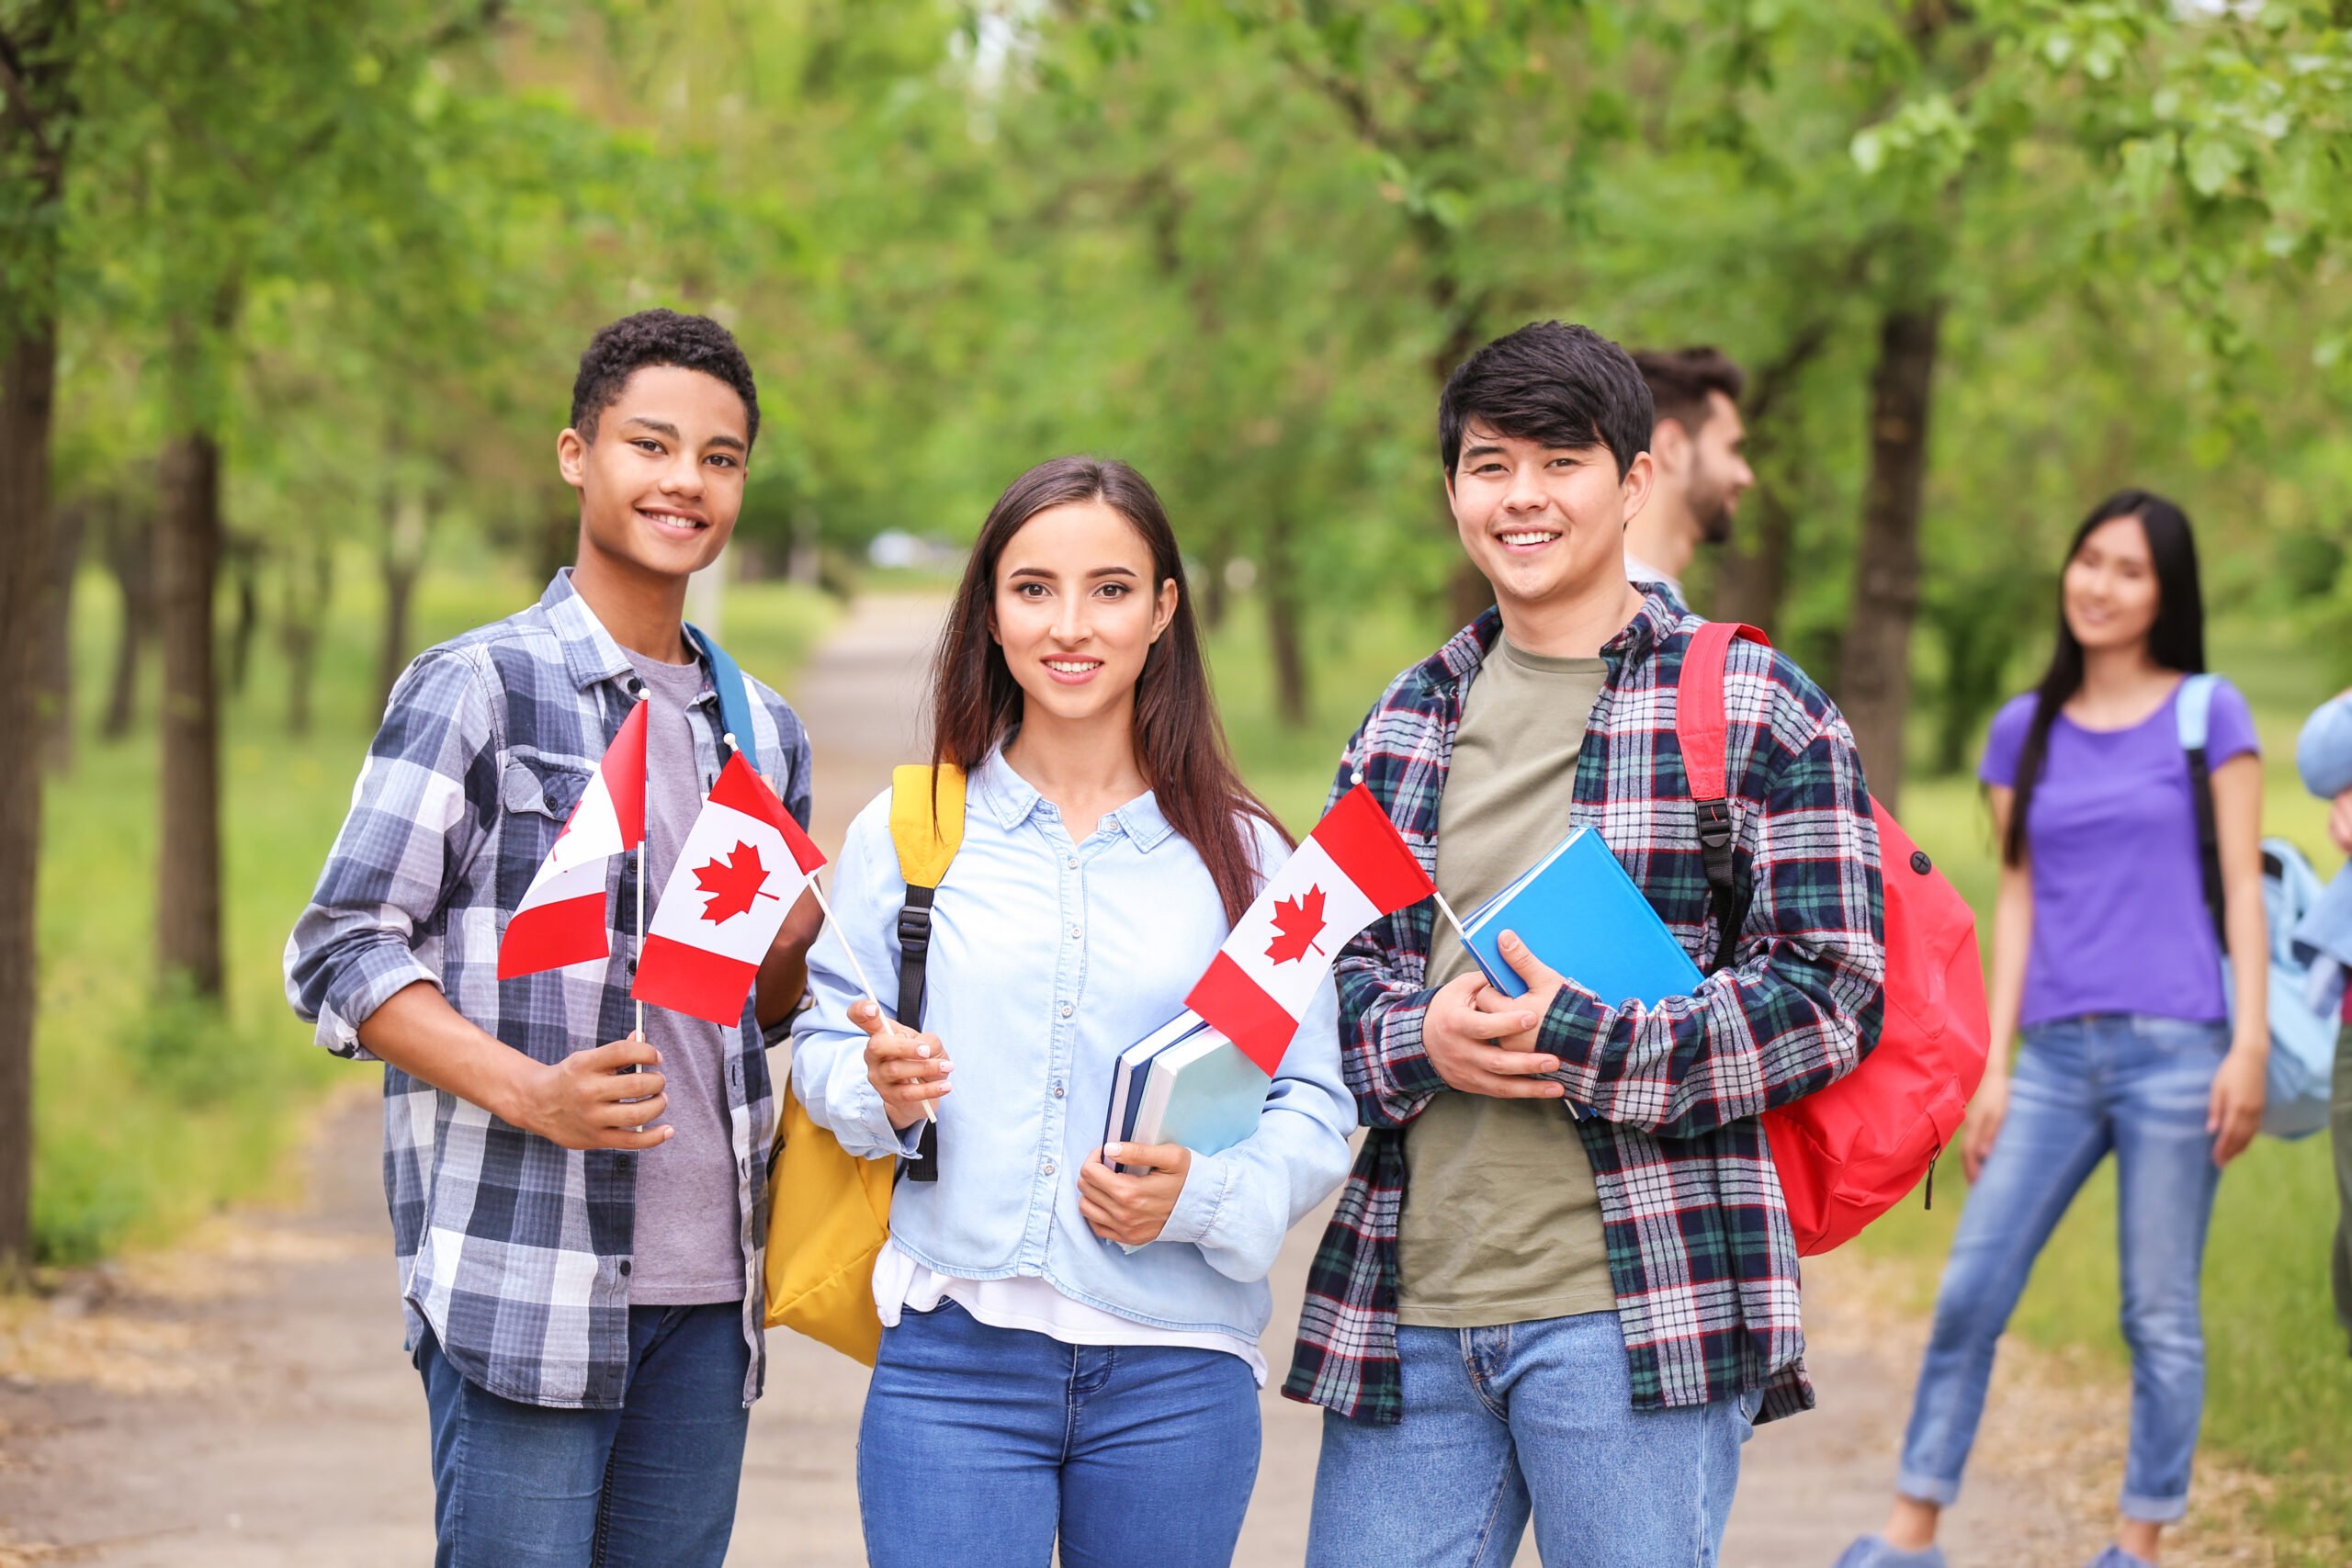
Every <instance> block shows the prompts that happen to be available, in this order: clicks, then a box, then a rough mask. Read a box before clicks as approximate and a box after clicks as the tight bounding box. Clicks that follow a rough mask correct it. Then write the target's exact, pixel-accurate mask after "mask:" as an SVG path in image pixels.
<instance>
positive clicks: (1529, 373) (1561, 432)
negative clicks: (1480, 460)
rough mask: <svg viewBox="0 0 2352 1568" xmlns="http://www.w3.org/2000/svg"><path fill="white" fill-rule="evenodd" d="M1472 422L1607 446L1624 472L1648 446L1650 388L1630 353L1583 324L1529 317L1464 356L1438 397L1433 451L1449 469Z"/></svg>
mask: <svg viewBox="0 0 2352 1568" xmlns="http://www.w3.org/2000/svg"><path fill="white" fill-rule="evenodd" d="M1473 421H1476V423H1480V424H1483V425H1486V426H1487V428H1489V429H1491V430H1493V431H1495V432H1497V433H1498V434H1503V435H1510V436H1515V437H1517V438H1518V439H1520V440H1522V441H1535V442H1540V443H1542V444H1543V445H1544V446H1560V447H1568V448H1575V447H1583V446H1606V447H1608V448H1609V453H1610V456H1611V457H1615V458H1616V459H1617V477H1618V478H1619V479H1623V478H1624V477H1625V472H1626V470H1627V469H1629V468H1632V467H1633V466H1634V458H1635V457H1639V456H1640V455H1641V454H1643V453H1644V452H1646V451H1648V450H1649V449H1650V426H1651V424H1652V423H1653V420H1652V412H1651V405H1650V389H1649V386H1648V384H1647V383H1646V382H1645V381H1644V380H1643V379H1642V373H1641V371H1640V369H1639V368H1638V367H1635V365H1634V356H1633V355H1630V354H1627V353H1626V352H1625V351H1624V350H1623V348H1620V347H1619V346H1618V345H1617V344H1613V343H1611V342H1610V341H1609V340H1608V339H1607V338H1605V337H1602V336H1601V335H1600V333H1597V332H1594V331H1593V330H1592V329H1591V328H1590V327H1580V326H1574V325H1571V324H1569V323H1567V322H1565V321H1531V322H1529V323H1528V324H1527V325H1526V326H1523V327H1521V328H1520V329H1519V330H1518V331H1517V332H1515V333H1507V334H1505V335H1504V336H1502V337H1498V338H1497V339H1496V340H1495V341H1494V342H1492V343H1490V344H1487V346H1486V347H1484V348H1482V349H1480V350H1479V351H1478V352H1477V353H1476V354H1474V355H1471V356H1470V357H1469V358H1467V359H1465V360H1464V361H1463V362H1462V364H1461V366H1460V367H1458V368H1457V369H1456V370H1455V371H1454V372H1453V375H1452V376H1450V377H1448V378H1446V383H1445V390H1444V391H1443V392H1442V393H1440V394H1439V396H1438V404H1437V446H1438V456H1439V457H1441V458H1442V459H1443V460H1444V463H1445V471H1446V472H1447V473H1448V474H1452V473H1453V467H1454V463H1455V462H1456V460H1457V459H1459V458H1460V457H1461V456H1462V437H1463V435H1464V433H1465V432H1466V431H1468V429H1469V428H1470V425H1471V423H1472V422H1473Z"/></svg>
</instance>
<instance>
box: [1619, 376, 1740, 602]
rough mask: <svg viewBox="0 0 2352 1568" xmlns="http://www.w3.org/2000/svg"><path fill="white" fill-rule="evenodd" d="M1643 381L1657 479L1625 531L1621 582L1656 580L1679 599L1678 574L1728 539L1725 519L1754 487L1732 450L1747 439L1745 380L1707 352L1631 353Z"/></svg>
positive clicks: (1728, 527) (1738, 448) (1737, 453)
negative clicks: (1703, 550)
mask: <svg viewBox="0 0 2352 1568" xmlns="http://www.w3.org/2000/svg"><path fill="white" fill-rule="evenodd" d="M1634 365H1636V366H1637V367H1640V369H1641V372H1642V379H1643V380H1645V381H1646V382H1648V383H1649V389H1650V402H1651V404H1652V406H1653V407H1654V408H1655V409H1656V411H1657V412H1656V420H1657V423H1655V424H1654V425H1653V426H1652V427H1651V430H1650V460H1651V461H1652V462H1653V463H1655V464H1656V465H1657V480H1656V481H1655V482H1654V483H1653V484H1652V485H1651V487H1650V499H1649V504H1648V505H1646V506H1645V507H1643V508H1642V510H1641V512H1640V513H1638V514H1636V515H1635V516H1634V519H1633V520H1632V521H1631V522H1630V523H1628V524H1627V525H1626V526H1625V576H1626V577H1627V578H1628V579H1630V580H1631V581H1634V582H1662V583H1664V584H1666V586H1667V587H1668V589H1670V590H1671V591H1672V592H1673V593H1674V596H1675V598H1676V599H1677V600H1678V601H1679V600H1680V599H1681V597H1682V574H1683V573H1684V572H1685V571H1688V570H1690V568H1691V556H1692V555H1694V554H1695V553H1697V551H1698V548H1699V547H1700V545H1702V544H1709V545H1720V544H1722V543H1723V542H1724V541H1725V540H1726V539H1728V538H1730V537H1731V519H1732V513H1734V512H1736V511H1737V510H1738V508H1739V497H1740V494H1741V492H1742V491H1746V490H1747V487H1748V486H1750V485H1752V484H1754V483H1755V482H1756V475H1755V474H1754V473H1753V472H1751V471H1750V470H1749V468H1748V467H1747V458H1745V457H1742V456H1741V455H1740V448H1741V446H1742V445H1743V444H1744V443H1745V442H1746V441H1747V426H1745V425H1743V424H1742V423H1740V419H1739V394H1740V390H1741V389H1742V388H1743V387H1744V386H1745V385H1746V384H1747V377H1746V376H1745V375H1744V374H1742V372H1741V370H1740V368H1739V367H1738V366H1736V365H1735V364H1733V363H1732V362H1731V361H1730V360H1728V359H1726V358H1724V355H1722V353H1721V352H1720V351H1718V350H1716V349H1713V348H1678V349H1674V350H1672V351H1671V352H1667V353H1660V352H1657V351H1644V352H1641V353H1637V354H1635V355H1634Z"/></svg>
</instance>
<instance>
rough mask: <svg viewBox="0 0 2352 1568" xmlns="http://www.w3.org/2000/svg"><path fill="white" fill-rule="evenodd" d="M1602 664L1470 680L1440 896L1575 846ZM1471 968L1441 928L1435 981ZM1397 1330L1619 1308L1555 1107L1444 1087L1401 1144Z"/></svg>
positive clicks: (1563, 1112)
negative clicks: (1576, 795)
mask: <svg viewBox="0 0 2352 1568" xmlns="http://www.w3.org/2000/svg"><path fill="white" fill-rule="evenodd" d="M1607 671H1608V667H1607V666H1606V665H1605V664H1603V663H1602V662H1601V661H1600V660H1598V659H1558V658H1547V657H1544V656H1543V655H1539V654H1532V653H1527V652H1524V651H1522V650H1521V649H1517V648H1514V647H1512V646H1511V645H1510V642H1509V641H1508V640H1505V641H1499V642H1498V643H1497V644H1496V645H1495V649H1494V651H1493V652H1492V653H1489V654H1488V655H1487V660H1486V662H1485V663H1484V664H1483V665H1481V666H1480V667H1479V671H1478V674H1477V677H1476V679H1475V680H1474V681H1472V682H1471V683H1470V691H1469V694H1467V695H1466V696H1465V697H1464V700H1463V705H1462V727H1461V728H1460V729H1459V730H1457V731H1456V732H1455V735H1454V740H1453V761H1452V762H1451V763H1450V764H1449V766H1448V767H1447V769H1446V776H1445V794H1444V795H1443V796H1442V797H1441V798H1440V800H1439V801H1438V833H1437V885H1438V886H1439V887H1440V888H1441V889H1442V891H1443V892H1444V894H1445V897H1446V901H1447V902H1448V903H1450V904H1452V905H1453V907H1454V908H1457V909H1462V910H1469V909H1474V908H1477V906H1478V905H1480V904H1482V903H1484V902H1485V901H1486V900H1487V898H1489V897H1493V896H1494V894H1495V893H1496V891H1497V890H1498V889H1499V888H1500V887H1502V886H1503V885H1504V884H1505V883H1507V882H1509V881H1510V879H1511V878H1512V877H1514V876H1517V875H1518V874H1520V873H1521V872H1522V871H1524V870H1526V869H1527V867H1528V866H1529V865H1530V864H1532V863H1533V862H1534V860H1535V859H1536V857H1537V856H1539V855H1541V854H1543V853H1544V852H1545V851H1546V850H1549V849H1550V848H1551V847H1552V846H1553V845H1555V844H1556V843H1558V842H1559V841H1560V840H1562V839H1564V838H1566V836H1567V833H1568V829H1570V828H1571V827H1572V826H1574V824H1573V823H1571V822H1570V821H1569V814H1568V807H1569V802H1570V799H1571V796H1572V793H1573V790H1574V786H1575V784H1576V770H1577V754H1578V752H1579V751H1581V750H1583V747H1584V732H1585V725H1586V723H1587V722H1588V721H1589V719H1590V717H1591V715H1592V705H1593V702H1594V699H1596V698H1597V697H1599V696H1600V686H1601V682H1602V681H1603V680H1604V679H1606V677H1607ZM1474 966H1475V964H1474V961H1473V960H1472V959H1471V957H1470V954H1469V953H1467V952H1466V951H1464V948H1463V946H1462V943H1461V942H1460V941H1459V940H1458V939H1456V938H1455V936H1454V935H1453V928H1452V927H1450V926H1446V925H1443V924H1441V925H1440V926H1439V927H1438V929H1437V931H1436V932H1435V933H1434V938H1433V940H1432V941H1431V942H1430V964H1429V979H1428V982H1427V983H1428V984H1429V985H1431V986H1442V985H1443V984H1444V983H1445V982H1446V981H1448V980H1450V979H1452V978H1453V977H1454V976H1457V975H1462V974H1466V973H1468V972H1469V971H1470V970H1471V969H1472V968H1473V967H1474ZM1405 1173H1406V1175H1405V1209H1404V1213H1403V1214H1402V1216H1401V1217H1400V1219H1399V1221H1398V1225H1397V1306H1398V1313H1397V1315H1398V1318H1399V1320H1400V1321H1402V1322H1405V1323H1408V1324H1413V1325H1419V1326H1421V1327H1428V1328H1485V1327H1491V1326H1494V1325H1499V1324H1506V1323H1530V1322H1533V1321H1535V1320H1536V1319H1539V1318H1546V1317H1566V1316H1569V1315H1571V1314H1577V1313H1586V1312H1611V1311H1614V1310H1615V1308H1616V1305H1617V1296H1616V1292H1615V1291H1614V1289H1613V1288H1612V1287H1611V1283H1610V1279H1609V1255H1608V1249H1607V1247H1605V1246H1604V1245H1603V1243H1602V1240H1601V1231H1600V1198H1599V1196H1598V1194H1597V1193H1596V1192H1595V1191H1594V1190H1593V1184H1592V1161H1591V1159H1590V1157H1589V1156H1588V1155H1587V1154H1586V1153H1585V1147H1584V1138H1583V1135H1582V1134H1579V1133H1578V1132H1577V1128H1576V1122H1574V1121H1573V1120H1572V1119H1571V1118H1570V1116H1569V1114H1568V1111H1567V1108H1566V1106H1565V1105H1563V1104H1562V1103H1561V1102H1560V1101H1559V1100H1497V1099H1495V1098H1493V1097H1492V1096H1490V1095H1483V1094H1464V1093H1460V1092H1458V1091H1456V1090H1453V1089H1441V1090H1440V1091H1439V1092H1438V1094H1437V1096H1436V1098H1434V1099H1433V1100H1430V1102H1429V1105H1428V1106H1427V1108H1426V1109H1424V1110H1423V1111H1421V1113H1420V1115H1419V1116H1418V1117H1416V1118H1414V1120H1413V1123H1412V1125H1411V1126H1410V1127H1409V1128H1408V1129H1407V1130H1406V1134H1405Z"/></svg>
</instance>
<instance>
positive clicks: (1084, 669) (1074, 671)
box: [1046, 659, 1102, 675]
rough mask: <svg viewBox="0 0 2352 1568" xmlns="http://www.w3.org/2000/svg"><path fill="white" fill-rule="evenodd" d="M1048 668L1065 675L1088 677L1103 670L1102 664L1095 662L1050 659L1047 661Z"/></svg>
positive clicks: (1098, 661)
mask: <svg viewBox="0 0 2352 1568" xmlns="http://www.w3.org/2000/svg"><path fill="white" fill-rule="evenodd" d="M1101 668H1102V663H1101V661H1100V660H1088V661H1086V662H1084V663H1080V662H1078V661H1076V660H1067V659H1048V660H1046V669H1048V670H1052V671H1057V672H1058V673H1060V674H1064V675H1088V674H1091V673H1092V672H1093V671H1096V670H1099V669H1101Z"/></svg>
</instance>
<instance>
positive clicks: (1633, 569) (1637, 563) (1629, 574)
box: [1625, 550, 1682, 599]
mask: <svg viewBox="0 0 2352 1568" xmlns="http://www.w3.org/2000/svg"><path fill="white" fill-rule="evenodd" d="M1625 581H1628V582H1663V583H1665V584H1666V585H1667V586H1668V588H1671V589H1673V590H1674V596H1675V597H1676V598H1678V599H1679V598H1680V597H1682V584H1681V583H1679V582H1678V581H1675V580H1674V579H1673V578H1670V577H1668V576H1667V575H1666V573H1664V572H1662V571H1660V570H1658V569H1657V568H1656V567H1654V566H1652V565H1650V564H1649V562H1647V561H1645V560H1644V559H1642V558H1641V557H1639V556H1637V555H1635V554H1634V552H1633V551H1631V550H1627V551H1626V552H1625Z"/></svg>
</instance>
